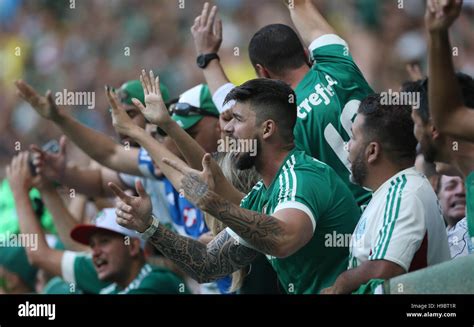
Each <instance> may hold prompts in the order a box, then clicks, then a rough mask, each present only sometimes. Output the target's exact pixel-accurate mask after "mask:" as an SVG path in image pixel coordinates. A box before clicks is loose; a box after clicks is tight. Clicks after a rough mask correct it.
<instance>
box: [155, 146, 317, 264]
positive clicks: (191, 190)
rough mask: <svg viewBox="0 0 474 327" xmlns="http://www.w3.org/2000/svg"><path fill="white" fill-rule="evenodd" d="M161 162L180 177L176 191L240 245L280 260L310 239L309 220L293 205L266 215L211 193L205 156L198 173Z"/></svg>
mask: <svg viewBox="0 0 474 327" xmlns="http://www.w3.org/2000/svg"><path fill="white" fill-rule="evenodd" d="M164 162H165V163H166V164H168V165H169V166H171V167H173V168H174V169H176V170H177V171H179V172H181V173H182V174H183V178H182V180H181V188H180V189H181V191H182V192H184V194H185V195H186V197H187V198H188V199H189V200H190V201H191V202H193V203H195V204H196V205H197V206H198V207H199V208H200V209H201V210H203V211H206V212H208V213H210V214H211V215H213V216H214V217H215V218H216V219H218V220H220V221H221V222H223V223H224V224H225V225H227V226H229V228H231V229H232V230H233V231H234V232H235V233H237V234H238V236H240V237H241V238H242V239H243V241H242V242H243V244H245V245H248V246H250V247H253V248H255V249H256V250H257V251H259V252H262V253H265V254H269V255H272V256H275V257H279V258H284V257H287V256H290V255H292V254H293V253H295V252H296V251H298V250H299V249H300V248H302V247H303V246H304V245H305V244H306V243H308V242H309V240H310V239H311V237H312V236H313V232H314V228H315V223H313V219H312V218H311V217H310V216H309V215H308V213H306V212H305V211H303V210H300V209H296V208H294V206H293V207H287V208H284V209H281V210H278V211H277V212H275V213H273V215H271V216H270V215H266V214H261V213H258V212H255V211H251V210H247V209H244V208H241V207H239V206H238V205H235V204H233V203H231V202H229V201H228V200H226V199H224V198H222V197H221V196H219V195H218V194H217V193H216V192H214V191H213V189H214V185H215V182H214V178H213V176H212V170H211V168H210V155H209V154H206V155H205V156H204V158H203V162H202V166H203V171H202V172H200V171H197V170H194V169H191V168H189V167H186V166H184V165H183V164H182V163H179V162H173V161H171V160H168V159H165V160H164ZM299 207H301V206H299ZM236 237H237V236H236Z"/></svg>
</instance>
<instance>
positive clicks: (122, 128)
mask: <svg viewBox="0 0 474 327" xmlns="http://www.w3.org/2000/svg"><path fill="white" fill-rule="evenodd" d="M105 94H106V95H107V100H108V101H109V104H110V107H111V108H112V125H113V126H114V128H115V130H116V131H117V132H118V133H120V134H123V135H127V136H130V137H133V136H132V135H131V134H132V133H133V131H134V130H136V129H139V128H140V127H139V126H138V125H136V124H135V123H134V122H133V120H132V119H131V118H130V117H129V116H128V115H127V113H126V112H125V110H124V109H123V108H122V106H121V105H120V102H119V100H118V97H117V94H116V93H115V92H114V91H113V90H112V88H111V87H110V86H108V85H106V86H105Z"/></svg>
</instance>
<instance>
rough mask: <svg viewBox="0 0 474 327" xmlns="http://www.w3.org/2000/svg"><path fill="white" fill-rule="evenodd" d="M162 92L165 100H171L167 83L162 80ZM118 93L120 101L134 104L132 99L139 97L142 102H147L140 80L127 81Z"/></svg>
mask: <svg viewBox="0 0 474 327" xmlns="http://www.w3.org/2000/svg"><path fill="white" fill-rule="evenodd" d="M160 92H161V96H162V97H163V101H164V102H165V103H166V102H168V101H169V100H170V93H169V91H168V88H167V87H166V85H164V84H163V83H161V81H160ZM117 94H118V96H119V99H120V102H122V103H126V104H130V105H133V102H132V99H133V98H137V99H138V100H140V102H141V103H143V104H145V93H143V88H142V83H141V82H140V81H139V80H133V81H128V82H125V83H124V84H123V85H122V86H121V87H120V89H118V91H117Z"/></svg>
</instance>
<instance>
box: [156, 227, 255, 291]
mask: <svg viewBox="0 0 474 327" xmlns="http://www.w3.org/2000/svg"><path fill="white" fill-rule="evenodd" d="M148 241H149V242H151V244H153V245H154V246H155V247H156V248H157V249H158V250H160V251H161V253H163V254H164V255H165V256H166V257H167V258H169V259H171V260H173V261H174V262H175V263H176V264H177V265H178V266H179V267H180V268H181V269H182V270H183V271H185V272H186V273H187V274H188V275H189V276H191V277H192V278H193V279H195V280H197V281H198V282H199V283H207V282H210V281H213V280H216V279H218V278H221V277H224V276H226V275H229V274H231V273H233V272H234V271H237V270H239V269H240V268H242V267H245V266H247V265H249V264H250V263H251V262H252V261H253V260H254V259H256V258H257V256H258V255H259V254H260V253H259V252H257V251H255V250H253V249H251V248H248V247H246V246H244V245H242V244H240V243H239V242H238V241H236V240H235V239H234V238H232V237H231V236H230V235H229V234H228V233H227V232H226V231H225V230H223V231H222V232H220V233H219V234H218V235H217V236H216V237H215V238H214V239H213V240H212V241H211V242H210V243H209V244H207V245H205V244H203V243H201V242H199V241H197V240H193V239H191V238H188V237H184V236H180V235H178V234H176V233H173V232H172V231H170V230H168V229H167V228H165V227H163V226H161V225H160V226H158V230H157V231H156V232H155V234H154V235H153V236H152V237H150V238H149V239H148Z"/></svg>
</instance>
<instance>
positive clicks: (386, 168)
mask: <svg viewBox="0 0 474 327" xmlns="http://www.w3.org/2000/svg"><path fill="white" fill-rule="evenodd" d="M411 166H412V165H404V166H398V165H394V164H392V163H385V164H383V165H380V166H379V167H370V168H369V169H370V173H369V174H368V176H367V180H366V182H365V183H364V186H365V187H368V188H370V189H371V190H372V191H374V192H375V191H377V189H378V188H379V187H380V186H382V184H383V183H385V182H386V181H387V180H389V179H390V178H392V177H393V176H395V175H396V174H398V173H399V172H401V171H402V170H405V169H407V168H410V167H411Z"/></svg>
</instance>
